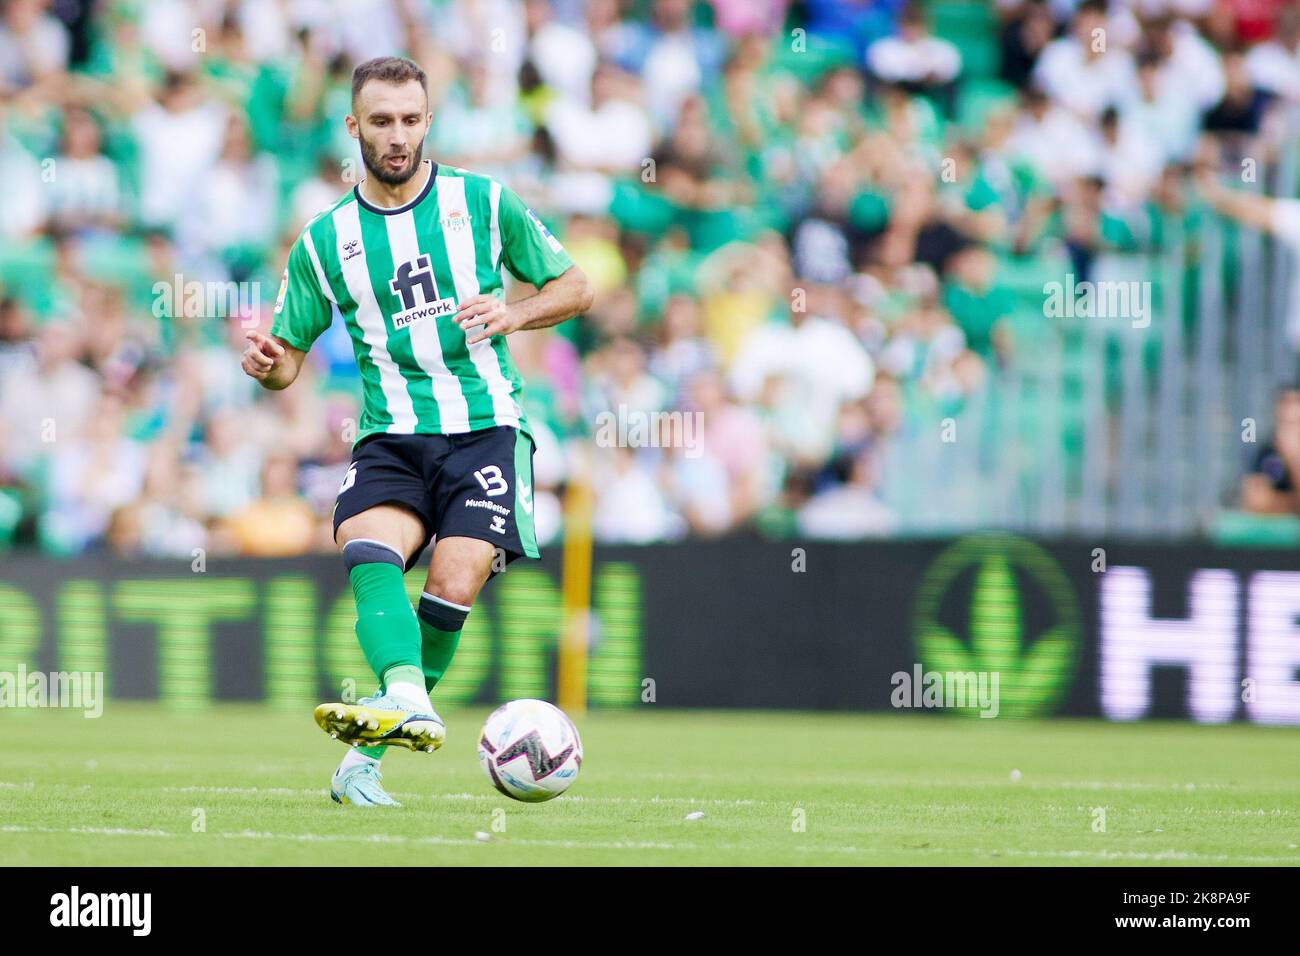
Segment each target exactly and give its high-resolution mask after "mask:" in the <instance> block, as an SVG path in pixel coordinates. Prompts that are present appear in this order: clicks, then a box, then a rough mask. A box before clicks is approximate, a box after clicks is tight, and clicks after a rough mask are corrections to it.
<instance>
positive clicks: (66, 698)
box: [0, 665, 104, 717]
mask: <svg viewBox="0 0 1300 956" xmlns="http://www.w3.org/2000/svg"><path fill="white" fill-rule="evenodd" d="M4 707H13V708H26V707H32V708H41V707H60V708H70V709H73V710H81V711H84V712H85V713H84V714H83V715H82V716H84V717H99V716H100V715H102V714H103V713H104V672H103V671H51V672H50V673H48V674H47V673H46V672H45V671H30V672H29V671H28V670H27V668H26V667H25V666H21V665H20V666H19V668H18V670H17V671H0V708H4Z"/></svg>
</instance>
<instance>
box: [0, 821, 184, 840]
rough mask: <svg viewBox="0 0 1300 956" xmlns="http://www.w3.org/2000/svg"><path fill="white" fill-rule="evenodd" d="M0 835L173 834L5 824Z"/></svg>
mask: <svg viewBox="0 0 1300 956" xmlns="http://www.w3.org/2000/svg"><path fill="white" fill-rule="evenodd" d="M0 833H80V834H93V835H95V836H139V837H170V836H175V834H174V833H168V832H167V831H165V830H129V829H126V828H125V827H40V826H35V827H29V826H16V825H13V824H7V825H5V826H0Z"/></svg>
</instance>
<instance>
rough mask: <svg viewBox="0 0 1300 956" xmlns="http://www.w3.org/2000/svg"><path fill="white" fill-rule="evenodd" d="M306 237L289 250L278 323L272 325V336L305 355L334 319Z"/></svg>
mask: <svg viewBox="0 0 1300 956" xmlns="http://www.w3.org/2000/svg"><path fill="white" fill-rule="evenodd" d="M306 235H307V234H306V233H303V234H302V235H301V236H299V237H298V241H297V242H295V243H294V244H293V248H292V249H290V250H289V263H288V265H286V266H285V269H284V276H283V278H281V280H280V294H279V295H278V296H277V297H276V300H275V320H274V321H273V322H272V323H271V334H272V335H274V336H275V337H276V338H279V339H283V340H284V341H286V342H288V343H289V344H290V345H292V346H293V347H294V348H296V349H301V350H302V351H304V352H306V351H307V350H308V349H310V348H311V345H312V343H313V342H315V341H316V339H317V338H318V337H319V336H320V334H321V333H322V332H324V331H325V330H326V329H328V328H329V327H330V322H332V321H333V319H334V311H333V309H332V308H331V307H330V300H329V299H327V298H326V297H325V293H324V292H323V291H322V289H321V285H320V280H319V279H318V278H317V277H316V270H315V269H314V268H313V267H312V264H311V257H310V256H309V255H308V253H307V245H306V241H305V237H306Z"/></svg>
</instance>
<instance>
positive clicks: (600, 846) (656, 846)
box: [219, 830, 698, 850]
mask: <svg viewBox="0 0 1300 956" xmlns="http://www.w3.org/2000/svg"><path fill="white" fill-rule="evenodd" d="M219 836H223V837H227V838H230V839H236V840H293V841H295V842H299V843H385V844H392V843H396V844H416V845H425V844H429V845H433V846H482V845H483V843H484V841H482V840H478V839H471V838H461V837H439V836H428V837H404V836H397V835H392V834H382V833H373V834H355V835H354V834H347V833H329V834H326V833H262V832H258V831H255V830H243V831H240V832H237V833H222V834H219ZM488 842H489V843H500V844H502V845H509V846H532V847H546V848H550V849H556V848H559V849H581V850H694V849H698V847H696V846H695V845H694V844H682V843H661V842H648V841H625V840H616V841H585V840H528V839H524V840H516V839H510V838H508V837H501V838H494V839H493V840H491V841H488Z"/></svg>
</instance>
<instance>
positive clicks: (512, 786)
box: [478, 700, 582, 803]
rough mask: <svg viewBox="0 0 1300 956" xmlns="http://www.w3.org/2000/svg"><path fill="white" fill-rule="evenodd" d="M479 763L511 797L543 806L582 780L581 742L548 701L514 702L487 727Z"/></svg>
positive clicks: (504, 706) (494, 713)
mask: <svg viewBox="0 0 1300 956" xmlns="http://www.w3.org/2000/svg"><path fill="white" fill-rule="evenodd" d="M478 762H479V764H480V765H481V766H482V767H483V772H484V773H486V774H487V775H488V779H489V780H491V781H492V785H493V786H494V787H496V788H497V789H498V790H500V791H501V792H502V793H504V794H505V795H506V796H507V797H512V798H514V799H515V800H523V801H525V802H527V803H540V802H541V801H542V800H550V799H551V798H552V797H558V796H559V795H560V794H562V793H564V791H565V790H568V789H569V787H570V786H571V785H572V784H573V781H575V780H577V779H578V769H579V768H580V767H581V766H582V741H581V740H580V739H579V738H578V728H577V727H575V726H573V721H571V720H570V719H569V718H568V717H567V716H566V715H565V713H564V711H562V710H560V708H558V707H555V706H553V705H551V704H548V703H547V702H546V701H544V700H512V701H510V703H508V704H502V705H501V706H500V707H498V708H497V709H496V710H494V711H492V713H491V715H490V716H489V717H488V719H487V722H486V723H484V724H483V732H482V733H481V734H480V735H479V740H478Z"/></svg>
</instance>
